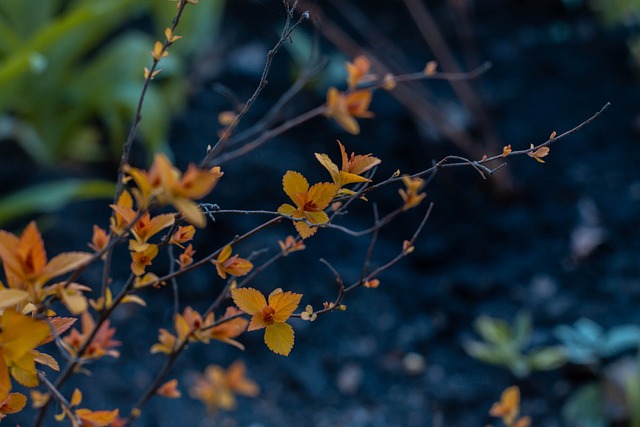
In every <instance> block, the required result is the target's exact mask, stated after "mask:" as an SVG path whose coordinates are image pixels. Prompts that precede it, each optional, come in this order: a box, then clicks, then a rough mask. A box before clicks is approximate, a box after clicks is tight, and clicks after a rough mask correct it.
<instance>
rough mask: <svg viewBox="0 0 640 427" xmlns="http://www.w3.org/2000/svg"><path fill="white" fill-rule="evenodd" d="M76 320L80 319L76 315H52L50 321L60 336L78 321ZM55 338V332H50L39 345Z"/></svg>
mask: <svg viewBox="0 0 640 427" xmlns="http://www.w3.org/2000/svg"><path fill="white" fill-rule="evenodd" d="M76 320H78V319H76V318H75V317H52V318H51V319H49V322H50V323H51V326H52V327H53V329H54V330H55V331H56V335H57V336H60V335H62V334H64V333H65V332H66V331H67V330H68V329H69V328H70V327H71V326H73V324H74V323H76ZM53 339H54V336H53V334H52V333H49V335H48V336H47V337H46V338H45V339H44V340H42V342H41V343H40V344H39V345H42V344H46V343H48V342H51V341H53Z"/></svg>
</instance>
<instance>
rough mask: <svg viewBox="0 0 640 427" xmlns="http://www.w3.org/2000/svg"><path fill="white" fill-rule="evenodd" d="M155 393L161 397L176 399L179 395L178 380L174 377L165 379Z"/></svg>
mask: <svg viewBox="0 0 640 427" xmlns="http://www.w3.org/2000/svg"><path fill="white" fill-rule="evenodd" d="M156 393H157V394H159V395H160V396H163V397H168V398H169V399H177V398H179V397H180V396H181V393H180V391H179V390H178V380H176V379H175V378H174V379H172V380H169V381H167V382H166V383H164V384H162V385H161V386H160V387H158V390H157V391H156Z"/></svg>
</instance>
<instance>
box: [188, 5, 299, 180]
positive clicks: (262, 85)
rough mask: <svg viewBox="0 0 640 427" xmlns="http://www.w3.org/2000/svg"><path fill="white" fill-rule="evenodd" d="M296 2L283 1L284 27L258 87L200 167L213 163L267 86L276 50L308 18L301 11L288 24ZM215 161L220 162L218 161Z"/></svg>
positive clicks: (271, 51)
mask: <svg viewBox="0 0 640 427" xmlns="http://www.w3.org/2000/svg"><path fill="white" fill-rule="evenodd" d="M297 4H298V1H297V0H296V1H295V2H294V3H293V5H292V6H291V7H289V5H288V2H285V8H286V11H287V18H286V22H285V25H284V28H283V30H282V34H281V36H280V39H279V40H278V42H277V43H276V44H275V46H274V47H273V48H272V49H271V50H270V51H269V52H268V53H267V60H266V62H265V65H264V69H263V71H262V77H261V78H260V82H259V83H258V87H257V88H256V90H255V91H254V92H253V95H251V97H250V98H249V100H247V102H246V104H245V105H244V108H243V109H242V110H241V111H240V112H239V113H238V114H237V115H236V117H235V118H234V120H233V123H231V125H229V126H228V127H227V128H226V129H225V131H224V133H223V134H222V136H221V137H220V139H219V140H218V142H217V143H216V144H215V145H214V146H213V148H212V149H211V150H210V151H209V152H208V153H207V155H206V157H205V158H204V160H203V161H202V163H201V167H203V168H208V167H211V166H212V165H213V162H214V159H215V158H216V157H217V156H218V155H219V154H220V153H221V152H222V151H223V150H224V148H225V146H226V141H227V139H228V138H229V135H231V133H232V132H233V130H234V129H235V128H236V127H237V126H238V124H239V123H240V120H242V118H243V117H244V115H245V114H246V113H247V111H249V109H250V108H251V106H252V105H253V103H254V102H255V100H256V99H257V98H258V96H259V95H260V93H261V92H262V90H263V89H264V88H265V87H266V86H267V83H268V81H267V77H268V76H269V70H270V69H271V63H272V61H273V58H274V57H275V56H276V54H277V53H278V51H279V50H280V48H281V47H282V45H283V44H284V43H285V42H286V41H287V40H288V39H289V37H290V36H291V34H292V33H293V31H294V30H295V29H296V28H298V26H299V25H300V24H301V23H302V22H303V21H304V20H306V19H308V18H309V13H308V12H304V13H302V14H301V15H300V18H298V20H297V21H296V23H295V24H293V26H290V24H291V20H292V19H293V12H294V10H295V8H296V6H297ZM217 163H218V164H220V162H219V161H218V162H217Z"/></svg>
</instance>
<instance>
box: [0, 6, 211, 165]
mask: <svg viewBox="0 0 640 427" xmlns="http://www.w3.org/2000/svg"><path fill="white" fill-rule="evenodd" d="M202 3H203V4H202V5H200V7H201V8H202V9H201V10H200V12H199V13H197V14H190V16H186V17H185V25H184V26H183V27H181V28H182V30H181V34H182V35H185V36H187V37H185V39H186V40H188V41H187V42H185V43H182V41H180V42H179V43H177V44H176V48H175V49H174V51H175V55H172V56H170V57H169V58H165V60H163V64H162V68H163V71H162V73H161V74H160V75H159V76H158V77H157V79H156V80H158V82H157V83H156V84H154V85H152V87H150V88H149V92H148V94H147V97H148V100H147V102H146V106H145V108H144V110H143V115H144V120H143V121H142V123H141V125H140V133H141V138H142V139H143V141H144V143H145V145H146V147H147V149H148V150H149V151H152V152H156V151H159V150H162V149H166V133H167V129H168V126H169V122H170V115H171V113H173V112H175V110H176V109H178V108H180V107H181V105H182V103H183V100H184V94H185V93H186V91H185V90H184V89H185V84H186V82H185V79H184V64H183V63H182V62H181V60H180V59H179V58H180V57H182V56H183V55H184V54H185V53H193V52H195V49H196V47H197V44H196V43H201V42H202V40H209V39H211V36H212V35H211V33H212V32H213V31H214V30H215V28H216V27H217V23H218V19H219V15H220V13H219V12H220V8H221V7H222V5H223V0H208V1H206V2H202ZM174 13H175V5H174V4H172V3H168V2H166V1H157V0H100V1H94V0H47V1H44V2H43V1H41V0H21V1H5V0H2V1H0V114H1V115H3V116H4V122H3V124H4V125H5V126H4V130H3V132H2V135H0V136H2V137H4V138H11V139H15V140H16V141H17V142H18V143H20V144H21V146H22V147H23V148H24V150H25V151H26V152H28V153H29V154H30V155H31V156H32V157H33V158H34V159H35V160H37V161H38V162H41V163H45V164H49V165H52V164H57V163H58V162H60V161H61V160H68V159H73V160H81V161H87V160H96V159H100V158H103V157H104V156H105V155H106V154H108V153H107V152H108V151H109V150H108V149H106V150H105V148H104V147H103V145H101V144H100V142H101V140H103V139H107V140H108V141H109V142H110V144H111V151H112V152H113V154H116V155H117V153H119V150H120V149H121V148H120V147H121V145H122V143H123V140H124V139H125V138H126V134H127V131H128V127H129V124H130V123H131V121H132V120H133V116H134V113H135V109H136V107H137V103H138V99H139V96H140V88H141V86H142V84H141V83H142V81H143V68H144V66H147V65H149V64H150V62H151V60H150V55H149V51H150V50H151V48H152V46H153V42H154V41H155V40H156V39H160V40H163V39H164V35H163V32H164V28H165V27H166V25H167V22H170V19H168V18H167V17H168V16H173V15H172V14H174ZM145 16H150V17H151V18H152V19H151V20H152V22H154V23H157V24H155V25H154V28H153V36H150V35H148V34H145V33H143V32H141V31H138V30H133V29H126V30H124V29H125V28H126V26H127V25H130V24H131V23H132V21H133V20H134V19H140V18H143V17H145ZM181 44H182V46H180V45H181Z"/></svg>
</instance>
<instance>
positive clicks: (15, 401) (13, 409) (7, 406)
mask: <svg viewBox="0 0 640 427" xmlns="http://www.w3.org/2000/svg"><path fill="white" fill-rule="evenodd" d="M26 404H27V396H25V395H24V394H22V393H10V394H9V395H8V396H7V398H6V399H4V401H1V400H0V420H1V419H2V414H15V413H18V412H20V411H22V409H23V408H24V407H25V405H26Z"/></svg>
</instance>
